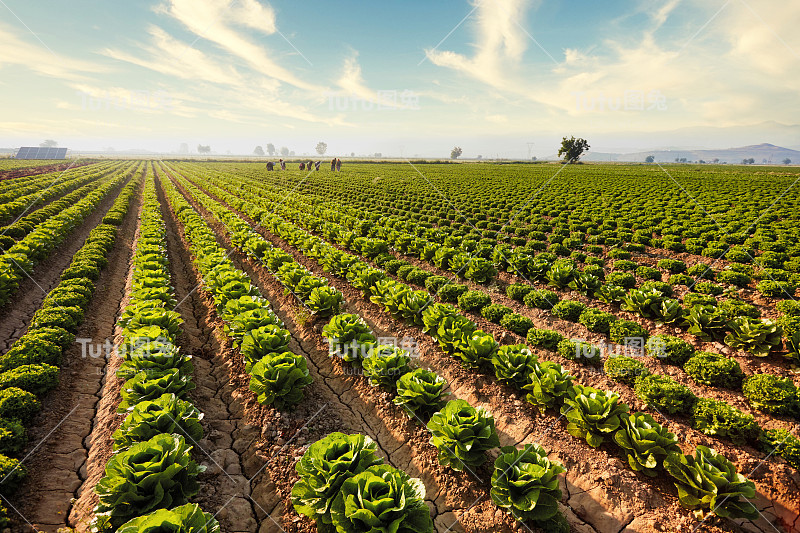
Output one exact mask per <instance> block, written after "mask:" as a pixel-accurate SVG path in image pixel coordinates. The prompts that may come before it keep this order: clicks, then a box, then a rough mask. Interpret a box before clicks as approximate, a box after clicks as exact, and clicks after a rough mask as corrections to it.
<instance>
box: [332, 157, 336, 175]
mask: <svg viewBox="0 0 800 533" xmlns="http://www.w3.org/2000/svg"><path fill="white" fill-rule="evenodd" d="M334 170H336V158H335V157H334V158H333V159H331V172H332V171H334Z"/></svg>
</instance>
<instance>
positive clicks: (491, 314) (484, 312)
mask: <svg viewBox="0 0 800 533" xmlns="http://www.w3.org/2000/svg"><path fill="white" fill-rule="evenodd" d="M509 313H511V308H510V307H506V306H505V305H502V304H489V305H487V306H486V307H484V308H483V309H481V316H482V317H483V318H485V319H486V320H488V321H489V322H494V323H495V324H499V323H500V320H501V319H502V318H503V317H504V316H505V315H507V314H509Z"/></svg>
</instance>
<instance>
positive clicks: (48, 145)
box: [39, 139, 58, 148]
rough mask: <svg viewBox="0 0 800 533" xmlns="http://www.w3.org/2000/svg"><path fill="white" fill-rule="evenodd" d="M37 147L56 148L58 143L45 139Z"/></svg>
mask: <svg viewBox="0 0 800 533" xmlns="http://www.w3.org/2000/svg"><path fill="white" fill-rule="evenodd" d="M39 146H41V147H42V148H55V147H56V146H58V141H54V140H53V139H47V140H46V141H44V142H40V143H39Z"/></svg>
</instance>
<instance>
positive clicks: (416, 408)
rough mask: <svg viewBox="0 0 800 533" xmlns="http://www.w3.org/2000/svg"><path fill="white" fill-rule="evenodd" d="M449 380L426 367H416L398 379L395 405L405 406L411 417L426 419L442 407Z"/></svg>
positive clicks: (407, 413)
mask: <svg viewBox="0 0 800 533" xmlns="http://www.w3.org/2000/svg"><path fill="white" fill-rule="evenodd" d="M445 385H447V382H446V381H445V380H444V379H443V378H441V377H439V376H437V375H436V373H435V372H432V371H430V370H426V369H424V368H416V369H414V370H412V371H411V372H408V373H407V374H403V375H402V376H400V379H398V380H397V396H395V398H394V400H392V401H393V402H394V404H395V405H399V406H400V407H402V408H403V410H404V411H405V412H406V415H408V417H409V418H412V417H415V418H421V419H423V420H424V419H425V418H427V417H428V416H430V415H431V414H433V413H435V412H436V411H438V410H439V409H441V407H442V405H443V404H444V400H445V397H446V396H447V395H449V393H444V387H445Z"/></svg>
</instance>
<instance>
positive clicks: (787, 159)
mask: <svg viewBox="0 0 800 533" xmlns="http://www.w3.org/2000/svg"><path fill="white" fill-rule="evenodd" d="M783 164H784V165H791V164H792V160H791V159H789V158H788V157H787V158H786V159H784V160H783Z"/></svg>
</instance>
